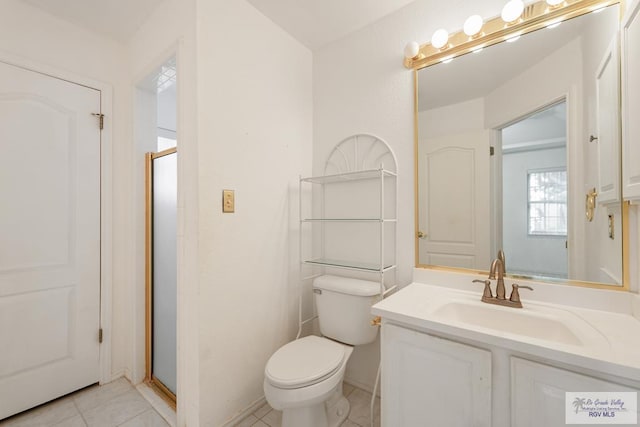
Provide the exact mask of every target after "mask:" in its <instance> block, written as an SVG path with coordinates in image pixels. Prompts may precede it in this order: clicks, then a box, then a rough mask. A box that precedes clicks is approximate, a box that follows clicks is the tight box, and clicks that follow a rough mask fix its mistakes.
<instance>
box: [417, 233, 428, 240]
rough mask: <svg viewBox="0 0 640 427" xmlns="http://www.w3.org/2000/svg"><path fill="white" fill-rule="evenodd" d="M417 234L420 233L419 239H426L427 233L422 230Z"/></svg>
mask: <svg viewBox="0 0 640 427" xmlns="http://www.w3.org/2000/svg"><path fill="white" fill-rule="evenodd" d="M417 235H418V239H424V238H426V237H427V233H425V232H422V231H418V233H417Z"/></svg>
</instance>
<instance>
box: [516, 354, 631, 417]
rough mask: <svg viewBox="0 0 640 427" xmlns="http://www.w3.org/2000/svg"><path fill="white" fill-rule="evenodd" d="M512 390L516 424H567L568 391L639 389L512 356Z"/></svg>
mask: <svg viewBox="0 0 640 427" xmlns="http://www.w3.org/2000/svg"><path fill="white" fill-rule="evenodd" d="M511 389H512V391H511V426H513V427H538V426H545V427H555V426H558V427H560V426H562V427H564V426H565V425H566V424H565V417H566V413H565V411H566V409H565V408H566V403H565V393H566V392H567V391H570V392H571V391H573V392H580V391H584V392H599V391H603V392H607V391H638V390H635V389H632V388H629V387H625V386H622V385H620V384H615V383H611V382H607V381H603V380H599V379H596V378H592V377H589V376H586V375H581V374H577V373H575V372H571V371H566V370H564V369H559V368H554V367H551V366H547V365H542V364H540V363H535V362H530V361H528V360H524V359H519V358H517V357H512V358H511Z"/></svg>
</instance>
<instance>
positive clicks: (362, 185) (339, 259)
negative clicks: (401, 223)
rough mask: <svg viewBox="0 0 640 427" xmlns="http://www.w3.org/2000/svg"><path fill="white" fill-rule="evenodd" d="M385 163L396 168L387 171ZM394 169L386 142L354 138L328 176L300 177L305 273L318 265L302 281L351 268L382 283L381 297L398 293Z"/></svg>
mask: <svg viewBox="0 0 640 427" xmlns="http://www.w3.org/2000/svg"><path fill="white" fill-rule="evenodd" d="M376 162H378V163H377V164H376ZM384 162H386V163H387V164H389V163H390V164H391V165H389V168H388V169H386V168H385V164H384ZM395 169H396V162H395V157H394V156H393V153H392V152H391V150H390V149H389V147H388V145H387V144H386V143H385V142H384V141H382V140H381V139H379V138H377V137H375V136H372V135H355V136H352V137H349V138H347V139H345V140H344V141H342V142H341V143H340V144H338V145H337V146H336V148H334V150H333V151H332V153H331V154H330V155H329V158H328V160H327V162H326V165H325V172H327V174H325V175H322V176H314V177H307V178H300V183H299V191H300V194H299V200H300V254H301V271H305V268H304V266H311V267H314V268H312V269H311V270H312V273H311V274H306V275H305V274H301V278H302V279H303V280H308V279H312V278H314V277H317V276H319V275H320V274H326V273H327V271H330V270H332V269H339V270H350V271H353V272H354V275H355V276H358V277H360V278H366V279H368V280H376V281H379V283H380V295H381V297H384V296H385V295H387V294H388V293H390V292H392V291H393V290H394V289H395V286H396V252H397V251H396V234H397V232H396V224H397V218H396V215H397V202H396V199H397V174H396V172H395ZM341 188H342V190H341ZM375 198H377V199H378V200H374V199H375ZM363 206H364V207H363ZM336 207H338V209H336ZM306 211H309V212H306ZM353 211H356V212H353ZM336 213H337V214H336ZM310 227H314V228H312V229H310ZM336 241H338V242H337V243H336ZM342 243H344V244H345V245H346V246H348V249H345V248H343V247H341V245H342ZM360 243H361V244H360ZM376 246H377V248H376ZM336 252H338V254H339V256H336V255H335V253H336ZM345 252H347V254H345ZM318 270H319V271H318ZM374 277H375V279H374Z"/></svg>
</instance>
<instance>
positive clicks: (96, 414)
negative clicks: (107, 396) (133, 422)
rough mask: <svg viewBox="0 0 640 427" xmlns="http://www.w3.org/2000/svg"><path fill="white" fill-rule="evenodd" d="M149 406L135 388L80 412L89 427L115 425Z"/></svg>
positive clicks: (113, 426) (112, 426) (111, 426)
mask: <svg viewBox="0 0 640 427" xmlns="http://www.w3.org/2000/svg"><path fill="white" fill-rule="evenodd" d="M150 408H151V406H150V405H149V403H148V402H147V401H146V400H145V399H144V398H143V397H142V396H141V395H140V393H138V392H137V391H136V390H135V389H133V388H132V389H131V390H130V391H128V392H126V393H124V394H120V395H118V396H116V397H114V398H112V399H111V400H108V401H107V402H105V403H103V404H102V405H100V406H98V407H96V408H93V409H90V410H88V411H86V412H83V413H82V416H83V417H84V419H85V421H86V422H87V425H88V426H89V427H115V426H118V425H120V424H122V423H123V422H125V421H128V420H130V419H132V418H133V417H135V416H137V415H140V414H142V413H143V412H145V411H147V410H149V409H150Z"/></svg>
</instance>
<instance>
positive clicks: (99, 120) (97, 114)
mask: <svg viewBox="0 0 640 427" xmlns="http://www.w3.org/2000/svg"><path fill="white" fill-rule="evenodd" d="M91 115H92V116H94V117H97V118H98V124H99V125H100V130H102V129H104V114H102V113H91Z"/></svg>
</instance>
